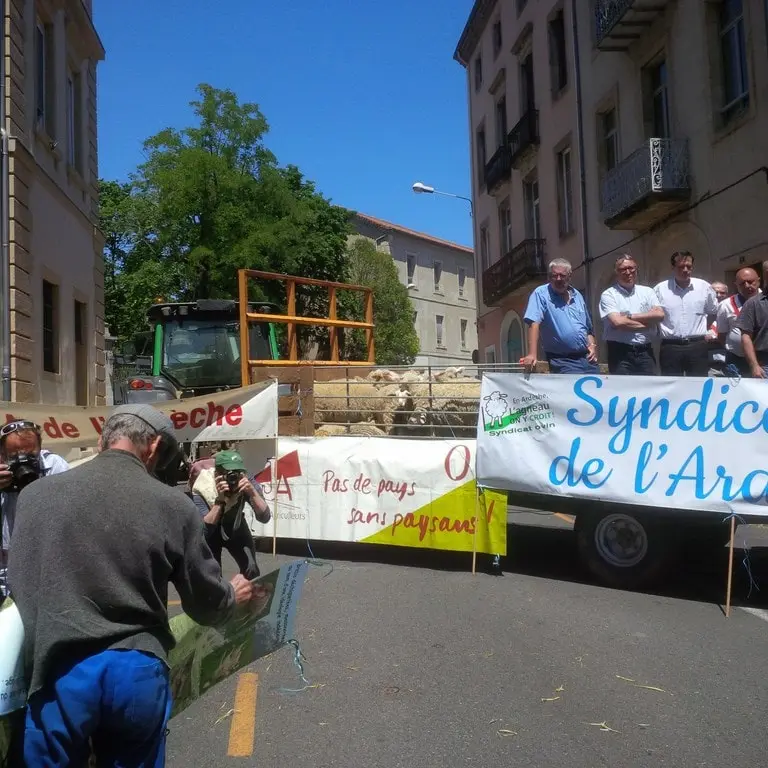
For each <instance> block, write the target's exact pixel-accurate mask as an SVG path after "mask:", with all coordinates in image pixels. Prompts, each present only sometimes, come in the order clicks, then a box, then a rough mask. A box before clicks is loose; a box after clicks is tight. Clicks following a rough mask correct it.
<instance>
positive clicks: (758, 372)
mask: <svg viewBox="0 0 768 768" xmlns="http://www.w3.org/2000/svg"><path fill="white" fill-rule="evenodd" d="M752 376H753V377H754V378H756V379H765V378H768V377H766V375H765V371H764V370H763V367H762V366H761V365H755V366H753V367H752Z"/></svg>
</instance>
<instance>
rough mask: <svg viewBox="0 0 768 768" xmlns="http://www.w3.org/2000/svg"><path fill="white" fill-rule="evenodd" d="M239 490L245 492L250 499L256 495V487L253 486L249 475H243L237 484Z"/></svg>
mask: <svg viewBox="0 0 768 768" xmlns="http://www.w3.org/2000/svg"><path fill="white" fill-rule="evenodd" d="M237 492H238V493H242V494H244V495H245V496H247V497H248V498H249V499H252V498H253V497H254V496H255V495H256V489H255V488H254V487H253V483H252V482H251V481H250V480H249V479H248V475H243V476H242V477H241V478H240V482H239V483H238V484H237Z"/></svg>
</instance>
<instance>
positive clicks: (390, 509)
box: [244, 437, 507, 555]
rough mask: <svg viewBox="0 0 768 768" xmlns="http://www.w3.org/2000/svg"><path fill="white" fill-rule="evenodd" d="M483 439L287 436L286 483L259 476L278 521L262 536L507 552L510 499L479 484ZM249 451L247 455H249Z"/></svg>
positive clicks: (280, 474) (261, 527)
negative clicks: (477, 459)
mask: <svg viewBox="0 0 768 768" xmlns="http://www.w3.org/2000/svg"><path fill="white" fill-rule="evenodd" d="M475 445H476V441H475V440H403V439H398V438H385V437H381V438H380V437H376V438H370V437H326V438H313V437H308V438H282V437H281V438H280V439H279V441H278V461H277V472H276V474H277V477H276V478H274V479H273V478H272V472H271V468H267V469H266V470H264V471H263V472H262V473H261V474H259V475H258V476H257V479H258V480H259V482H260V483H261V484H262V486H263V488H264V491H265V495H266V498H267V500H268V501H269V502H270V504H271V506H272V507H273V509H275V508H276V510H277V514H276V515H275V516H273V521H271V522H269V523H267V524H261V523H258V522H257V521H256V520H255V519H253V518H251V519H250V520H249V521H248V522H249V525H250V527H251V530H252V532H253V534H254V535H255V536H258V537H271V536H272V534H273V531H274V520H275V518H276V520H277V537H278V538H293V539H310V540H313V541H341V542H361V543H366V544H388V545H394V546H405V547H421V548H425V549H441V550H451V551H456V552H472V551H473V546H474V547H476V551H477V552H481V553H486V554H500V555H504V554H506V551H507V549H506V547H507V498H506V492H499V491H493V490H485V489H483V490H481V492H480V494H479V498H477V484H476V483H475V478H474V471H475ZM246 451H247V448H244V455H245V452H246Z"/></svg>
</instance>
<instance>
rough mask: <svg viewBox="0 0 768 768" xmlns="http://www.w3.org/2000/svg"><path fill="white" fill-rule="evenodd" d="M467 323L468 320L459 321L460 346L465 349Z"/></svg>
mask: <svg viewBox="0 0 768 768" xmlns="http://www.w3.org/2000/svg"><path fill="white" fill-rule="evenodd" d="M467 325H468V322H467V321H466V320H462V321H461V326H460V333H461V348H462V349H466V348H467Z"/></svg>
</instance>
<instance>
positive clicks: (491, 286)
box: [483, 240, 547, 307]
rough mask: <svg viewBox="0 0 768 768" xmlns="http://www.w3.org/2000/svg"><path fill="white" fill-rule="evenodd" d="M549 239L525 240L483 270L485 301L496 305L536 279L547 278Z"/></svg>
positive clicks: (486, 303)
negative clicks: (545, 254) (545, 251)
mask: <svg viewBox="0 0 768 768" xmlns="http://www.w3.org/2000/svg"><path fill="white" fill-rule="evenodd" d="M545 245H546V240H523V241H522V242H521V243H520V244H518V245H516V246H515V247H514V248H513V249H512V250H511V251H510V252H509V253H507V254H505V255H504V256H502V257H501V258H500V259H499V260H498V261H497V262H496V263H495V264H492V265H491V266H490V267H488V269H486V270H485V272H483V304H485V306H486V307H492V306H493V305H494V304H495V303H496V302H498V301H499V300H501V299H503V298H504V297H505V296H508V295H509V294H510V293H513V292H514V291H517V290H519V289H520V288H523V287H525V286H526V285H527V284H528V283H530V282H531V281H532V280H539V279H541V278H544V277H546V274H547V265H546V263H545V257H544V250H545Z"/></svg>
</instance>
